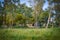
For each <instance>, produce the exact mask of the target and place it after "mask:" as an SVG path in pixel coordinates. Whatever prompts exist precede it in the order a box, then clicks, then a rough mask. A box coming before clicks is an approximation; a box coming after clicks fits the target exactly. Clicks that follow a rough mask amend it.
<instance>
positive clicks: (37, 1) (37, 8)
mask: <svg viewBox="0 0 60 40" xmlns="http://www.w3.org/2000/svg"><path fill="white" fill-rule="evenodd" d="M43 3H44V0H33V9H34V15H35V26H36V27H37V26H38V15H39V14H40V13H41V12H42V7H43Z"/></svg>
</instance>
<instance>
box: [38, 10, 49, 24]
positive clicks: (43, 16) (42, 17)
mask: <svg viewBox="0 0 60 40" xmlns="http://www.w3.org/2000/svg"><path fill="white" fill-rule="evenodd" d="M48 16H49V13H48V11H45V12H42V13H41V14H40V15H39V17H38V18H39V21H40V22H43V23H44V22H46V21H47V20H48Z"/></svg>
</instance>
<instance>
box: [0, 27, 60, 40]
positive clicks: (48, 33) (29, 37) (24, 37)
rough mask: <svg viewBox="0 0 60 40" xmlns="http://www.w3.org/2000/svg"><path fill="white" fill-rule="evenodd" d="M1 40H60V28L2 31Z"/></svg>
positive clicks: (0, 33)
mask: <svg viewBox="0 0 60 40" xmlns="http://www.w3.org/2000/svg"><path fill="white" fill-rule="evenodd" d="M0 40H60V28H48V29H0Z"/></svg>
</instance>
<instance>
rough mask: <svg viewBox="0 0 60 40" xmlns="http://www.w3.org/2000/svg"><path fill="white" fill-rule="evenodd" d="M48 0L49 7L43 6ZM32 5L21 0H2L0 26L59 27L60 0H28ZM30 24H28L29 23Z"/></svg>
mask: <svg viewBox="0 0 60 40" xmlns="http://www.w3.org/2000/svg"><path fill="white" fill-rule="evenodd" d="M45 1H48V4H49V7H48V8H47V9H46V10H43V9H42V7H43V5H44V3H45ZM27 2H28V3H29V5H30V7H28V6H27V5H26V4H25V3H23V4H21V3H20V0H4V2H1V1H0V27H3V28H4V27H14V26H21V27H28V25H30V24H31V25H30V26H33V27H44V28H48V27H59V26H60V22H59V21H60V17H59V16H60V1H59V0H27ZM27 24H28V25H27Z"/></svg>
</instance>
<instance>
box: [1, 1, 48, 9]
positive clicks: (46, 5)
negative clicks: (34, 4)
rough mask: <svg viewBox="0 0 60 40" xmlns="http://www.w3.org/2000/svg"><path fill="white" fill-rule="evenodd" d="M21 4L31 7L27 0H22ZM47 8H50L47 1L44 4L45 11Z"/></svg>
mask: <svg viewBox="0 0 60 40" xmlns="http://www.w3.org/2000/svg"><path fill="white" fill-rule="evenodd" d="M0 1H1V2H3V1H4V0H0ZM20 2H21V4H22V3H26V5H27V6H29V3H28V2H27V0H20ZM46 8H48V2H47V1H46V2H45V3H44V6H43V10H45V9H46Z"/></svg>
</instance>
